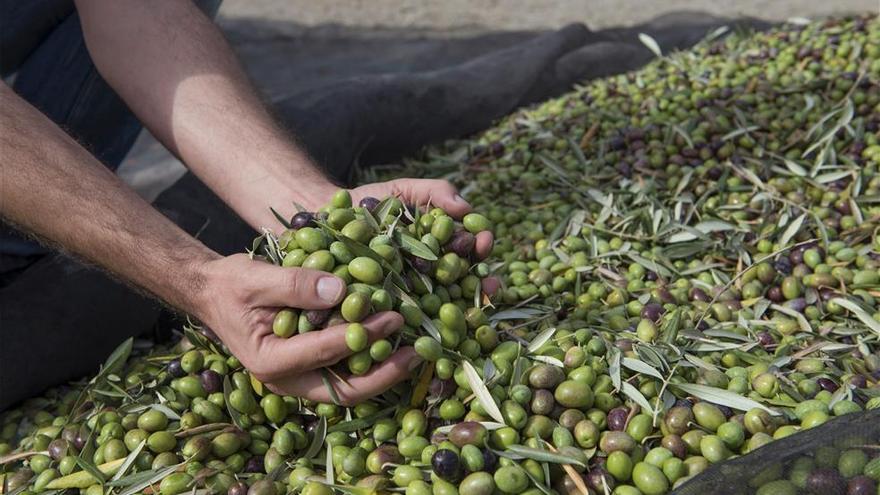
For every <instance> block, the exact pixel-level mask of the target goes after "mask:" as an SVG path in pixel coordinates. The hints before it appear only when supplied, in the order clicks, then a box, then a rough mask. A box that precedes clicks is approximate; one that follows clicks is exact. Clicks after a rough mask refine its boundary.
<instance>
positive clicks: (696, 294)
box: [691, 287, 712, 302]
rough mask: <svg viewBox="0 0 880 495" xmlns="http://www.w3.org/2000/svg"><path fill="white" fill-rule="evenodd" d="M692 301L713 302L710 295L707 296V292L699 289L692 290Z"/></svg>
mask: <svg viewBox="0 0 880 495" xmlns="http://www.w3.org/2000/svg"><path fill="white" fill-rule="evenodd" d="M691 299H692V300H694V301H702V302H709V301H711V300H712V298H711V297H709V294H706V291H704V290H703V289H701V288H699V287H694V288H693V289H691Z"/></svg>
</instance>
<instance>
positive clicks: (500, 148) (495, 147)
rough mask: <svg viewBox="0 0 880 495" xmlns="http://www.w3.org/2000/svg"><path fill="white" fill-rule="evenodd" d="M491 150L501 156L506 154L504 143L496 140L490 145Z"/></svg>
mask: <svg viewBox="0 0 880 495" xmlns="http://www.w3.org/2000/svg"><path fill="white" fill-rule="evenodd" d="M489 152H490V153H492V155H493V156H501V155H502V154H504V145H503V144H502V143H499V142H498V141H495V142H494V143H492V144H490V145H489Z"/></svg>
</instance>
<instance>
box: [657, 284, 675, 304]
mask: <svg viewBox="0 0 880 495" xmlns="http://www.w3.org/2000/svg"><path fill="white" fill-rule="evenodd" d="M657 297H658V298H659V299H660V302H662V303H663V304H675V296H673V295H672V293H671V292H669V289H667V288H666V287H660V288H658V289H657Z"/></svg>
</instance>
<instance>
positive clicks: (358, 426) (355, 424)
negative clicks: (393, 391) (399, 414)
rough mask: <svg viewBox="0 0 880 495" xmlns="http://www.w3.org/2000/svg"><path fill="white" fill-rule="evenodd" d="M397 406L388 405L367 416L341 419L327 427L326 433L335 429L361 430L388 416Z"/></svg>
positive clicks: (347, 431)
mask: <svg viewBox="0 0 880 495" xmlns="http://www.w3.org/2000/svg"><path fill="white" fill-rule="evenodd" d="M396 408H397V406H389V407H386V408H384V409H380V410H379V411H376V412H375V413H373V414H370V415H369V416H364V417H363V418H356V419H350V420H348V421H342V422H340V423H336V424H335V425H333V426H331V427H329V428H328V429H327V433H333V432H336V431H344V432H346V433H351V432H354V431H358V430H363V429H366V428H369V427H371V426H373V424H375V423H376V420H377V419H380V418H384V417H385V416H388V415H389V414H391V413H392V412H394V410H395V409H396Z"/></svg>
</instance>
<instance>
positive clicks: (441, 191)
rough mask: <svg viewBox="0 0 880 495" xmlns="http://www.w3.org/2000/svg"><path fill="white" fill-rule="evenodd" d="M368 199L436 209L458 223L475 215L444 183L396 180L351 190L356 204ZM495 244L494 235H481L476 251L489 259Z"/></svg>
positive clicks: (425, 180) (485, 232)
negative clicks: (390, 198) (395, 200)
mask: <svg viewBox="0 0 880 495" xmlns="http://www.w3.org/2000/svg"><path fill="white" fill-rule="evenodd" d="M368 196H372V197H374V198H377V199H383V198H385V197H387V196H396V197H398V198H400V200H401V201H403V202H404V203H407V204H411V205H413V206H417V207H425V206H428V205H430V206H432V207H434V206H436V207H438V208H442V209H443V210H444V211H446V213H448V214H449V215H450V216H452V217H453V218H456V219H460V218H461V217H463V216H464V215H466V214H468V213H470V211H471V205H470V204H469V203H468V202H467V201H465V199H464V198H462V197H461V195H460V194H458V190H456V188H455V186H453V185H452V184H450V183H449V181H446V180H442V179H395V180H390V181H386V182H376V183H373V184H366V185H363V186H360V187H356V188H354V189H351V197H352V202H353V203H354V204H357V202H358V201H360V200H361V199H363V198H365V197H368ZM493 241H494V239H493V237H492V233H491V232H488V231H484V232H480V233H479V234H477V240H476V244H475V246H474V250H475V252H476V254H477V258H478V259H484V258H486V257H487V256H489V253H490V252H491V251H492V242H493Z"/></svg>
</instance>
